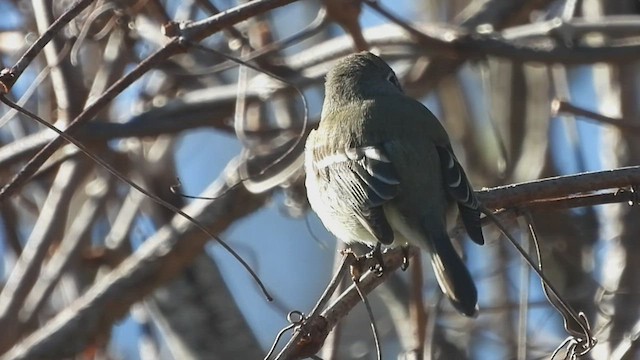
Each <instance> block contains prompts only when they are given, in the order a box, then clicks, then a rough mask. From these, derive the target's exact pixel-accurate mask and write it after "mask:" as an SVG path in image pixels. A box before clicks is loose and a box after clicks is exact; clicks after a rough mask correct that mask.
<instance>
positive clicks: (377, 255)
mask: <svg viewBox="0 0 640 360" xmlns="http://www.w3.org/2000/svg"><path fill="white" fill-rule="evenodd" d="M365 258H367V259H373V260H374V261H375V263H374V264H373V265H372V266H371V267H370V268H369V270H371V271H372V272H373V273H374V274H376V276H378V277H380V276H382V274H384V260H383V259H382V249H381V246H380V244H379V243H378V244H377V245H376V247H374V248H373V250H371V251H370V252H368V253H367V254H366V255H365Z"/></svg>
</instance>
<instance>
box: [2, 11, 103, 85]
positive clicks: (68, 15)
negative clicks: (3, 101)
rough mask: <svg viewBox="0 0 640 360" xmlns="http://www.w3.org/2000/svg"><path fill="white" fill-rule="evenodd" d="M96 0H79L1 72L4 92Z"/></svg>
mask: <svg viewBox="0 0 640 360" xmlns="http://www.w3.org/2000/svg"><path fill="white" fill-rule="evenodd" d="M93 1H94V0H78V1H76V2H75V3H74V4H73V5H71V7H70V8H69V10H67V11H66V12H65V13H64V14H62V16H60V17H59V18H58V19H56V20H55V21H54V22H53V23H52V24H51V25H50V26H49V28H48V29H47V30H46V31H45V32H44V33H42V35H40V37H38V39H37V40H36V41H35V42H34V43H33V44H32V45H31V46H30V47H29V49H27V51H26V52H25V53H24V54H23V55H22V57H20V59H18V61H16V63H15V65H13V66H12V67H11V69H10V70H9V71H6V70H5V71H3V72H2V73H0V85H1V86H0V90H1V92H2V93H3V94H7V93H8V92H9V91H10V90H11V87H12V86H13V84H14V83H15V82H16V80H18V78H19V77H20V76H21V75H22V73H23V72H24V70H25V69H26V68H27V66H29V64H31V62H32V61H33V60H34V59H35V58H36V56H38V54H40V52H41V51H42V49H44V47H45V46H46V45H47V44H48V43H49V41H51V39H53V37H54V36H55V35H56V34H57V33H58V32H59V31H60V30H61V29H62V28H63V27H64V26H65V25H67V23H69V21H71V20H73V19H74V18H75V17H76V16H77V15H78V14H80V12H82V10H84V9H86V8H87V7H88V6H89V5H90V4H91V3H92V2H93Z"/></svg>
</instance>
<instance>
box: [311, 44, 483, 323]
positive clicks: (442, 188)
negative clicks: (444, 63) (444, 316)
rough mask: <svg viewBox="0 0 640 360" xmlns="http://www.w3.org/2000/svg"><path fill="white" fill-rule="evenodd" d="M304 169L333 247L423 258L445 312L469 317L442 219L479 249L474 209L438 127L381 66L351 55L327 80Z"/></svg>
mask: <svg viewBox="0 0 640 360" xmlns="http://www.w3.org/2000/svg"><path fill="white" fill-rule="evenodd" d="M304 168H305V175H306V180H305V186H306V189H307V198H308V200H309V204H310V205H311V208H312V209H313V211H314V212H315V213H316V214H317V215H318V217H319V218H320V220H321V221H322V223H323V225H324V226H325V227H326V228H327V229H328V230H329V231H330V232H331V233H333V234H334V235H335V236H336V237H337V238H338V239H340V240H342V241H344V242H345V243H347V244H353V243H363V244H366V245H368V246H369V247H371V248H373V249H374V251H375V250H377V251H378V254H380V248H381V247H385V248H387V247H396V246H405V245H414V246H417V247H419V248H421V249H423V250H425V251H426V252H427V253H429V254H430V260H431V264H432V267H433V270H434V273H435V277H436V279H437V282H438V284H439V286H440V289H441V290H442V292H443V293H444V294H445V296H446V297H447V298H448V299H449V300H450V302H451V304H452V305H453V307H454V308H455V309H456V310H457V311H458V312H459V313H461V314H462V315H464V316H467V317H475V316H477V313H478V292H477V289H476V286H475V284H474V281H473V279H472V277H471V274H470V273H469V270H468V269H467V267H466V266H465V264H464V262H463V261H462V259H461V257H460V256H459V254H458V253H457V252H456V250H455V248H454V246H453V244H452V243H451V239H450V237H449V235H448V233H447V224H446V221H447V220H446V214H447V211H448V209H449V208H450V207H453V206H455V205H457V208H458V213H459V216H460V217H461V219H462V223H463V225H464V226H465V228H466V230H467V233H468V235H469V237H470V238H471V240H472V241H474V242H475V243H477V244H479V245H482V244H484V237H483V234H482V227H481V222H480V203H479V202H478V199H477V197H476V195H475V193H474V191H473V188H472V187H471V185H470V183H469V180H468V178H467V176H466V174H465V172H464V169H463V168H462V166H461V165H460V163H459V162H458V160H457V158H456V156H455V154H454V153H453V149H452V147H451V143H450V140H449V136H448V135H447V132H446V130H445V129H444V127H443V126H442V124H441V123H440V122H439V120H438V119H437V118H436V117H435V116H434V115H433V113H431V111H429V110H428V109H427V108H426V107H425V106H424V105H423V104H422V103H420V102H419V101H417V100H415V99H413V98H411V97H409V96H407V95H406V94H405V93H404V91H403V89H402V86H401V85H400V82H399V81H398V78H397V76H396V74H395V73H394V71H393V69H391V67H390V66H389V65H388V64H387V63H386V62H385V61H384V60H382V59H381V58H380V57H378V56H376V55H374V54H372V53H370V52H367V51H364V52H360V53H356V54H351V55H348V56H346V57H344V58H343V59H342V60H340V61H338V62H337V64H336V65H335V66H333V67H332V68H331V70H330V71H329V72H328V73H327V76H326V79H325V97H324V102H323V105H322V113H321V117H320V122H319V124H318V126H317V128H316V129H314V130H312V131H311V132H310V134H309V136H308V138H307V141H306V143H305V151H304ZM380 258H381V256H380Z"/></svg>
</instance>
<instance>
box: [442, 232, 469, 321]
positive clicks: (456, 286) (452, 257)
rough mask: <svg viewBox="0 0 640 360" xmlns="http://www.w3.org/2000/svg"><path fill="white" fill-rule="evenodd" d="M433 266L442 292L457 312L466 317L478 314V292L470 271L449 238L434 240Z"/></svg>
mask: <svg viewBox="0 0 640 360" xmlns="http://www.w3.org/2000/svg"><path fill="white" fill-rule="evenodd" d="M431 264H432V265H433V270H434V272H435V274H436V279H437V280H438V284H439V285H440V289H442V292H443V293H444V294H445V295H446V296H447V297H448V298H449V301H451V304H452V305H453V307H454V308H456V310H458V311H459V312H460V313H462V314H463V315H465V316H469V317H476V315H477V314H478V291H477V290H476V285H475V284H474V282H473V279H472V278H471V274H470V273H469V270H468V269H467V267H466V266H465V264H464V263H463V262H462V259H460V256H458V253H457V252H456V250H455V249H454V248H453V245H452V244H451V239H449V236H447V235H444V236H439V237H437V238H434V239H433V248H432V249H431Z"/></svg>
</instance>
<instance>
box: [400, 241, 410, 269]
mask: <svg viewBox="0 0 640 360" xmlns="http://www.w3.org/2000/svg"><path fill="white" fill-rule="evenodd" d="M408 268H409V246H408V245H404V246H402V265H401V266H400V269H402V271H406V270H407V269H408Z"/></svg>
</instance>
